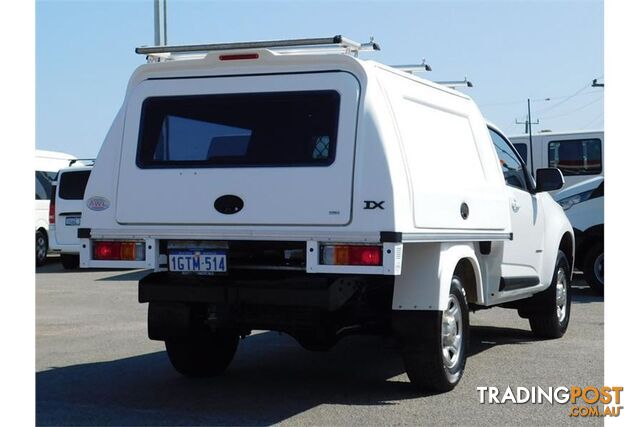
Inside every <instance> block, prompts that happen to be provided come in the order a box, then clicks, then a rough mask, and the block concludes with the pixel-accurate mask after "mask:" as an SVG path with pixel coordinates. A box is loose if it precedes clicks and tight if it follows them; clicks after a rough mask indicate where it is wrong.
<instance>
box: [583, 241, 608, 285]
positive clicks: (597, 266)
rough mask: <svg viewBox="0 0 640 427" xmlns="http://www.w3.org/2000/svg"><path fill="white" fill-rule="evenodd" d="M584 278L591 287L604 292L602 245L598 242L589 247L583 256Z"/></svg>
mask: <svg viewBox="0 0 640 427" xmlns="http://www.w3.org/2000/svg"><path fill="white" fill-rule="evenodd" d="M583 269H584V278H585V279H586V281H587V283H588V284H589V286H591V289H593V290H594V291H595V292H597V293H598V294H600V295H602V294H604V245H603V244H602V243H599V244H597V245H594V246H593V247H591V248H590V249H589V251H588V252H587V254H586V255H585V257H584V267H583Z"/></svg>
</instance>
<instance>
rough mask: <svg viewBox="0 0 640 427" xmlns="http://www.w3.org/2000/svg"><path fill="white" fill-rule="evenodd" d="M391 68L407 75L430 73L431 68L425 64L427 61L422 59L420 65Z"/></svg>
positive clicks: (393, 66) (394, 66)
mask: <svg viewBox="0 0 640 427" xmlns="http://www.w3.org/2000/svg"><path fill="white" fill-rule="evenodd" d="M391 67H392V68H395V69H397V70H400V71H404V72H405V73H409V74H413V73H424V72H425V71H431V66H430V65H429V64H427V60H426V59H424V58H423V59H422V63H420V64H409V65H392V66H391Z"/></svg>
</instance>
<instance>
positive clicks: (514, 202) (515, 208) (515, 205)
mask: <svg viewBox="0 0 640 427" xmlns="http://www.w3.org/2000/svg"><path fill="white" fill-rule="evenodd" d="M511 209H512V210H513V211H514V212H518V211H519V210H520V203H518V201H517V200H516V199H511Z"/></svg>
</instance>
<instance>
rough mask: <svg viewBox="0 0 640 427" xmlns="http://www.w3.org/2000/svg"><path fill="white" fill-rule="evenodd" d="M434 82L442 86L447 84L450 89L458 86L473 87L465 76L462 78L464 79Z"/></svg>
mask: <svg viewBox="0 0 640 427" xmlns="http://www.w3.org/2000/svg"><path fill="white" fill-rule="evenodd" d="M436 83H438V84H441V85H442V86H447V87H448V88H451V89H456V88H459V87H473V83H471V82H470V81H469V80H467V78H466V77H465V78H464V80H449V81H439V82H436Z"/></svg>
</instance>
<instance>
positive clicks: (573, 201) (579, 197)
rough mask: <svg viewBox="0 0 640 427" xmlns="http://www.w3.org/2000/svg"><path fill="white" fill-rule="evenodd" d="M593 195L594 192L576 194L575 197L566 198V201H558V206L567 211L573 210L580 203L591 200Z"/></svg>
mask: <svg viewBox="0 0 640 427" xmlns="http://www.w3.org/2000/svg"><path fill="white" fill-rule="evenodd" d="M591 193H593V190H589V191H585V192H583V193H578V194H574V195H573V196H570V197H565V198H564V199H560V200H558V204H559V205H560V206H562V209H564V210H565V211H566V210H569V209H571V208H572V207H573V206H574V205H577V204H578V203H582V202H584V201H585V200H589V197H591Z"/></svg>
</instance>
